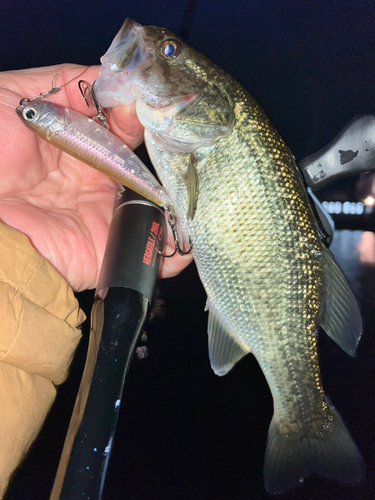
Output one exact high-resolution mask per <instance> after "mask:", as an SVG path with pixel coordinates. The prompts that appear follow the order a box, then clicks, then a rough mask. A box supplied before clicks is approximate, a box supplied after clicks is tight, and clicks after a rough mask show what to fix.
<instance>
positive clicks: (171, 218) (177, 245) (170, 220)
mask: <svg viewBox="0 0 375 500" xmlns="http://www.w3.org/2000/svg"><path fill="white" fill-rule="evenodd" d="M168 214H169V215H168V224H169V225H170V228H171V229H172V234H173V240H174V252H173V253H171V254H170V255H164V254H163V253H162V252H161V250H160V248H159V244H158V242H157V251H158V254H159V255H161V256H162V257H164V258H165V259H169V258H170V257H173V256H174V255H176V253H177V252H178V253H179V254H180V255H181V256H183V255H187V254H188V253H190V252H191V251H192V249H193V245H192V243H191V240H190V237H189V250H188V251H187V252H184V251H183V250H182V249H181V247H180V242H179V240H178V234H177V228H176V224H177V219H176V216H175V215H173V213H172V209H171V207H168Z"/></svg>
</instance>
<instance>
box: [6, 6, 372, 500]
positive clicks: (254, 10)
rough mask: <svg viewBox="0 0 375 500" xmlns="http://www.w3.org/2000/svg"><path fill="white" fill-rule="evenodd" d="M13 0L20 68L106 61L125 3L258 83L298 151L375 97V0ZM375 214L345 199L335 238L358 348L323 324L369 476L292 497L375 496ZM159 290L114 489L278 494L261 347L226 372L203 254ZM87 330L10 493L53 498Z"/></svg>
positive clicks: (340, 399) (327, 381)
mask: <svg viewBox="0 0 375 500" xmlns="http://www.w3.org/2000/svg"><path fill="white" fill-rule="evenodd" d="M0 5H1V10H0V12H1V16H0V53H1V60H0V70H4V71H5V70H10V69H22V68H28V67H34V66H46V65H51V64H58V63H63V62H75V63H80V64H86V65H89V64H98V63H99V58H100V56H101V55H103V54H104V52H105V51H106V50H107V48H108V46H109V44H110V43H111V41H112V39H113V38H114V36H115V34H116V33H117V31H118V30H119V28H120V26H121V24H122V22H123V20H124V18H125V17H131V18H133V19H135V20H136V21H138V22H140V23H141V24H154V25H157V26H165V27H168V28H169V29H171V30H172V31H174V32H176V33H177V34H179V35H182V36H183V37H184V38H185V39H186V40H187V41H188V42H189V43H190V44H191V45H193V46H194V47H195V48H197V49H198V50H200V51H201V52H203V53H205V54H206V55H207V56H209V57H210V58H211V59H212V60H213V61H214V62H216V63H218V64H219V65H221V66H222V67H223V68H224V69H226V70H227V71H228V72H230V73H231V74H233V75H234V76H236V77H237V78H238V79H239V80H240V81H241V82H242V83H243V84H244V85H245V86H246V87H247V88H248V90H249V91H250V92H251V93H252V94H253V95H254V96H255V97H256V98H257V99H258V100H259V101H260V103H261V104H262V105H263V107H264V108H265V109H266V111H267V113H268V115H269V116H270V118H271V119H272V120H273V122H274V123H275V125H276V127H277V128H278V130H279V131H280V133H281V135H282V136H283V138H284V139H285V141H286V142H287V144H288V145H289V147H290V148H291V149H292V151H293V152H294V154H295V156H296V158H297V160H301V159H302V158H303V157H305V156H306V155H308V154H311V153H313V152H315V151H317V150H318V149H320V148H321V147H323V146H325V145H326V144H327V143H328V142H329V141H330V140H331V139H332V138H333V137H334V136H335V135H336V134H337V133H338V132H339V131H340V130H341V129H342V127H343V126H344V125H345V124H346V123H347V122H348V121H349V120H351V119H352V118H354V117H355V116H358V115H361V114H365V113H373V112H374V110H375V90H374V83H375V64H374V61H375V34H374V21H375V4H374V2H373V0H358V1H354V0H352V1H343V0H334V1H327V0H316V1H310V2H300V1H282V0H279V1H277V0H262V1H260V0H237V1H234V0H232V1H231V2H230V1H225V0H217V1H216V2H215V1H212V0H195V1H194V0H192V1H187V0H184V1H179V2H173V1H170V0H165V1H158V0H154V1H152V2H151V1H145V0H139V1H138V2H132V1H126V0H122V1H121V2H120V1H108V2H102V1H95V0H91V1H87V0H78V1H75V2H73V1H70V0H69V1H67V0H65V1H64V0H62V1H60V2H48V1H47V2H46V1H45V0H44V1H43V2H42V1H41V0H33V1H32V2H26V1H21V0H6V1H5V0H0ZM40 90H41V91H45V90H47V89H40ZM14 105H15V107H16V105H17V103H14ZM358 186H360V189H359V188H358V189H359V190H358V189H357V187H358ZM371 189H372V175H371V174H370V175H365V176H362V177H361V178H360V179H359V178H358V177H355V178H350V179H348V180H346V181H341V182H338V183H336V184H335V185H333V186H332V187H331V188H330V189H326V190H325V191H324V193H320V195H319V196H320V198H321V199H322V200H325V201H331V200H334V201H337V200H339V201H341V202H343V201H352V202H358V201H360V200H361V199H362V198H364V196H365V195H368V194H374V193H373V192H372V190H371ZM366 190H367V191H366ZM370 211H371V210H370ZM373 217H374V214H372V213H369V214H365V215H363V216H361V217H359V216H358V217H357V216H352V217H351V216H346V217H344V216H343V215H342V214H341V215H338V216H337V217H336V222H337V227H338V228H339V230H338V231H337V233H336V235H335V239H334V242H333V245H332V248H331V249H332V251H333V253H334V255H335V257H336V260H337V261H338V263H339V264H340V265H341V266H342V268H343V269H344V271H345V273H346V275H347V276H348V279H349V281H350V282H351V284H352V286H353V290H354V292H355V294H356V295H357V297H358V298H359V301H360V305H361V308H362V312H363V318H364V334H363V337H362V341H361V344H360V346H359V349H358V354H357V356H356V357H355V358H354V359H351V358H349V357H348V356H347V355H346V354H345V353H343V352H341V351H340V349H339V348H338V347H337V346H336V345H334V344H333V343H332V342H331V341H330V340H329V339H328V338H327V337H325V336H324V335H323V334H322V335H320V339H319V347H320V355H321V367H322V374H323V382H324V385H325V389H326V392H327V394H328V395H329V397H330V398H331V400H332V402H333V403H334V405H335V406H336V407H337V409H338V410H339V412H340V413H341V414H342V416H343V419H344V421H345V423H346V424H347V427H348V428H349V430H350V432H351V434H352V436H353V438H354V440H355V441H356V443H357V444H358V446H359V448H360V450H361V452H362V453H363V456H364V459H365V462H366V468H367V476H366V479H365V480H364V482H363V483H361V484H360V485H354V486H350V485H340V484H338V483H336V482H334V481H329V480H326V479H324V478H320V477H319V478H318V477H314V478H310V479H308V480H306V481H305V485H304V486H303V487H301V488H299V489H297V490H296V491H294V492H291V493H289V494H286V495H285V496H284V497H282V498H285V499H287V500H289V499H290V500H297V499H298V500H315V499H329V500H349V499H350V500H352V499H358V500H373V499H374V498H375V395H374V392H375V388H374V386H375V368H374V362H375V350H374V346H375V331H374V328H375V313H374V311H375V298H374V278H375V237H374V233H373V231H375V221H374V219H373ZM348 228H350V230H348ZM363 230H366V232H363ZM157 290H158V299H159V300H162V301H164V302H162V303H161V302H159V304H163V308H162V309H163V313H165V315H164V317H157V318H154V319H152V320H151V321H150V323H149V325H148V326H147V327H146V330H147V335H148V339H147V340H146V341H144V342H141V343H140V345H142V346H146V347H147V352H148V357H147V358H146V359H138V358H137V357H135V359H134V361H133V363H132V366H131V369H130V372H129V376H128V379H127V383H126V386H125V391H124V398H123V401H122V404H121V409H122V412H121V414H120V420H119V425H118V432H117V434H116V442H115V447H114V451H113V454H112V459H111V460H112V461H111V465H110V471H109V475H108V480H107V486H106V490H105V496H104V498H105V499H106V500H112V499H119V500H120V499H126V500H141V499H142V500H144V499H152V500H180V499H181V500H193V499H199V500H245V499H253V500H258V499H267V498H272V497H270V496H269V495H267V494H266V492H265V490H264V487H263V481H262V467H263V457H264V451H265V445H266V439H267V429H268V425H269V422H270V419H271V416H272V399H271V396H270V393H269V390H268V387H267V384H266V382H265V380H264V378H263V375H262V373H261V371H260V369H259V367H258V365H257V363H256V361H255V359H254V358H253V357H252V356H251V355H250V356H247V357H246V358H244V359H243V360H242V361H241V362H240V363H239V365H238V366H236V367H235V368H234V369H233V371H232V372H230V373H229V374H228V375H227V376H226V377H223V378H219V377H216V376H215V375H214V374H213V372H212V371H211V368H210V365H209V360H208V353H207V335H206V322H207V318H206V313H204V312H203V309H204V305H205V293H204V290H203V289H202V286H201V284H200V282H199V278H198V276H197V273H196V270H195V267H194V265H191V266H189V268H188V269H186V270H185V271H184V272H183V273H182V274H181V275H180V276H178V277H176V278H173V279H170V280H165V281H162V282H159V283H158V288H157ZM92 298H93V293H92V292H85V293H83V294H80V296H79V299H80V301H81V303H82V306H83V307H84V308H85V310H86V312H88V311H89V308H90V305H91V303H92ZM161 316H163V315H161ZM87 336H88V325H87V324H86V328H85V330H84V340H83V342H82V346H81V348H80V350H79V351H78V353H77V356H76V360H75V363H74V365H73V368H72V372H71V376H70V378H69V380H68V382H67V383H66V384H64V386H62V387H61V388H60V391H59V396H58V399H57V401H56V404H55V406H54V407H53V409H52V411H51V413H50V415H49V417H48V419H47V422H46V424H45V427H44V429H43V431H42V433H41V435H40V438H39V439H38V441H37V442H36V443H35V445H34V446H33V448H32V450H31V452H30V453H29V455H28V457H27V459H26V461H25V462H24V464H23V466H22V467H21V468H20V470H19V471H18V473H17V475H16V477H15V478H14V480H13V482H12V484H11V487H10V490H9V492H8V495H7V497H6V498H7V499H8V500H44V499H47V498H48V495H49V492H50V490H51V487H52V484H53V480H54V473H55V471H56V469H57V465H58V460H59V454H60V452H61V449H62V445H63V441H64V435H65V432H66V429H67V426H68V423H69V416H70V412H71V410H72V405H73V404H74V399H75V391H76V390H77V387H78V383H79V376H80V371H81V370H82V365H83V361H84V354H85V353H84V348H85V343H86V342H87ZM276 498H278V497H276ZM72 500H73V499H72Z"/></svg>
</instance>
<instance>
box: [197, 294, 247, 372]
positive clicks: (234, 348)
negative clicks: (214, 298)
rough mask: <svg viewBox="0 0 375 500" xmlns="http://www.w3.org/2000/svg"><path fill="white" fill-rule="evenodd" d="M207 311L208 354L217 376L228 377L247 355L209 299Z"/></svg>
mask: <svg viewBox="0 0 375 500" xmlns="http://www.w3.org/2000/svg"><path fill="white" fill-rule="evenodd" d="M205 310H206V311H207V310H208V311H209V314H208V353H209V356H210V362H211V368H212V369H213V371H214V372H215V374H216V375H219V376H220V377H222V376H223V375H226V374H227V373H228V372H229V371H230V370H231V369H232V368H233V366H234V365H235V364H236V363H237V362H238V361H239V360H240V359H241V358H243V357H244V356H246V354H248V353H249V351H248V350H245V349H244V348H243V347H242V346H241V345H240V344H239V343H238V342H237V341H236V340H235V338H234V337H233V336H232V335H231V334H230V332H228V331H227V329H226V328H225V326H223V324H222V321H221V320H220V318H219V315H218V312H217V311H216V309H215V307H214V306H213V305H212V303H211V302H210V300H209V299H207V304H206V308H205Z"/></svg>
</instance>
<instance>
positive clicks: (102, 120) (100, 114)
mask: <svg viewBox="0 0 375 500" xmlns="http://www.w3.org/2000/svg"><path fill="white" fill-rule="evenodd" d="M95 81H96V80H95ZM94 85H95V82H94V83H93V84H92V86H91V85H89V84H88V83H87V82H86V81H85V80H80V81H79V82H78V87H79V90H80V91H81V94H82V97H83V98H84V100H85V102H86V104H87V107H88V108H89V107H90V103H89V101H88V99H87V92H90V96H91V99H92V102H93V103H94V106H95V108H96V115H95V116H94V118H93V120H96V121H97V122H98V123H99V125H101V126H102V127H104V128H106V129H107V130H108V128H109V127H108V123H107V121H106V116H105V113H104V111H103V110H102V108H101V106H100V104H99V101H98V98H97V97H96V94H95V91H94ZM83 86H84V87H85V88H84V89H83V88H82V87H83Z"/></svg>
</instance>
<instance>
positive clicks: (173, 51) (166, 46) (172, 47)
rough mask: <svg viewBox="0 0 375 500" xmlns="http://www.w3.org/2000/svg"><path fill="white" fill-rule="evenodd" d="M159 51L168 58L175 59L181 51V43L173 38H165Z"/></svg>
mask: <svg viewBox="0 0 375 500" xmlns="http://www.w3.org/2000/svg"><path fill="white" fill-rule="evenodd" d="M161 53H162V54H163V56H164V57H166V58H168V59H176V58H177V57H178V56H179V55H180V53H181V45H180V44H179V43H178V42H176V41H175V40H166V41H165V42H164V43H163V45H162V46H161Z"/></svg>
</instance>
